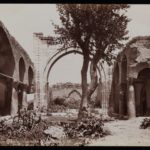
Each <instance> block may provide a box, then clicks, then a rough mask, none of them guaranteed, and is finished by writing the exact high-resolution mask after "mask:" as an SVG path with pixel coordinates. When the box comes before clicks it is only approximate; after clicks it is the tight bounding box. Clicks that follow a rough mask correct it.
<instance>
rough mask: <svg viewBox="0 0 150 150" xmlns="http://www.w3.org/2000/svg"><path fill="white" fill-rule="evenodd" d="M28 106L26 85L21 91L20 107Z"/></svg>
mask: <svg viewBox="0 0 150 150" xmlns="http://www.w3.org/2000/svg"><path fill="white" fill-rule="evenodd" d="M27 107H28V103H27V88H26V86H24V88H23V91H22V108H26V109H27Z"/></svg>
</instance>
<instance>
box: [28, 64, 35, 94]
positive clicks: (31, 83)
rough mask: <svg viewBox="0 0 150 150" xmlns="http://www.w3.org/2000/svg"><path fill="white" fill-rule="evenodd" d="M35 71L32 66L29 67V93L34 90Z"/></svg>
mask: <svg viewBox="0 0 150 150" xmlns="http://www.w3.org/2000/svg"><path fill="white" fill-rule="evenodd" d="M33 78H34V73H33V69H32V67H31V66H29V68H28V93H30V92H32V91H31V90H32V85H33Z"/></svg>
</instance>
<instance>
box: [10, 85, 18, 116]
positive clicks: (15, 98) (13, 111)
mask: <svg viewBox="0 0 150 150" xmlns="http://www.w3.org/2000/svg"><path fill="white" fill-rule="evenodd" d="M11 99H12V100H11V116H14V115H16V114H17V113H18V93H17V90H16V88H15V87H13V88H12V98H11Z"/></svg>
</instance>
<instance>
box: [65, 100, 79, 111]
mask: <svg viewBox="0 0 150 150" xmlns="http://www.w3.org/2000/svg"><path fill="white" fill-rule="evenodd" d="M80 101H81V100H80V99H74V98H68V99H67V100H66V101H65V102H64V104H65V106H66V107H67V108H68V109H79V107H80Z"/></svg>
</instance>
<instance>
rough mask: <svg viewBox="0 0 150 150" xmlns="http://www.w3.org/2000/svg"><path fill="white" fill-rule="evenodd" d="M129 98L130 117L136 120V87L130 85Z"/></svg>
mask: <svg viewBox="0 0 150 150" xmlns="http://www.w3.org/2000/svg"><path fill="white" fill-rule="evenodd" d="M128 92H129V94H128V95H129V97H128V107H127V108H128V117H129V118H134V117H136V106H135V92H134V86H133V85H132V84H130V83H129V91H128Z"/></svg>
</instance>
